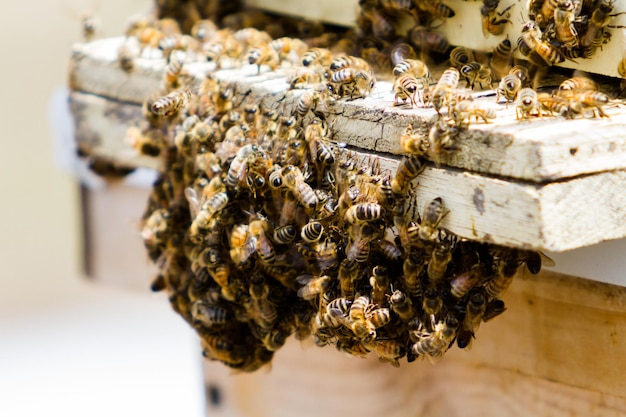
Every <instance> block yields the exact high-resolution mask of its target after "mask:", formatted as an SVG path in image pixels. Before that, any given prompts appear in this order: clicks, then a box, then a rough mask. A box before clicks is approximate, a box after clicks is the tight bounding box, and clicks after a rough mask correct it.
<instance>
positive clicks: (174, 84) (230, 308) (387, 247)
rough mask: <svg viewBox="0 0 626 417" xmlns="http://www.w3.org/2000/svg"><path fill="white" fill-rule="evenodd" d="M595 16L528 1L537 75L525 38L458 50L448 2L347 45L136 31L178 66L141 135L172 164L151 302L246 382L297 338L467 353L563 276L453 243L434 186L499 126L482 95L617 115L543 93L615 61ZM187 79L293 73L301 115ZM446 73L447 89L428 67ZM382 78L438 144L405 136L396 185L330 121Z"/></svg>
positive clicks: (383, 19) (504, 13)
mask: <svg viewBox="0 0 626 417" xmlns="http://www.w3.org/2000/svg"><path fill="white" fill-rule="evenodd" d="M188 3H189V4H192V3H193V4H195V3H194V2H188ZM196 3H197V2H196ZM217 3H220V2H217ZM591 3H593V4H588V3H587V2H579V3H576V2H574V3H569V2H568V1H564V0H558V1H554V0H545V2H543V3H541V4H540V5H538V4H537V2H536V1H535V2H531V16H530V19H531V20H529V21H528V22H526V23H525V24H524V26H523V28H522V35H521V37H520V38H519V40H518V42H517V49H518V50H520V52H522V53H524V54H525V55H526V56H527V58H528V60H529V61H530V63H531V66H530V67H528V66H526V65H523V64H521V63H515V62H514V61H513V57H512V51H513V45H512V44H511V42H510V41H509V40H508V39H505V40H504V41H503V42H502V43H501V44H500V45H499V46H498V47H497V48H496V49H495V50H494V51H493V52H492V53H490V54H487V55H485V54H484V53H478V52H477V51H472V50H470V49H467V48H464V47H456V48H454V47H452V46H450V45H449V44H448V43H447V41H446V40H445V38H443V37H442V36H441V35H440V34H438V33H437V32H435V31H433V30H432V27H433V26H434V25H436V22H438V21H442V20H445V19H446V18H449V17H451V16H453V15H454V10H452V9H451V8H450V7H448V6H446V5H445V4H444V3H441V2H438V1H435V0H427V1H415V2H414V1H402V0H397V1H393V0H389V1H383V0H381V1H361V2H360V6H361V9H360V13H359V15H358V19H357V29H356V30H354V31H344V32H341V33H339V34H338V33H337V32H332V33H331V32H328V28H326V27H324V25H321V24H316V23H311V22H301V21H293V20H292V21H290V23H289V24H288V25H285V26H284V27H280V26H279V27H277V26H276V25H277V24H276V21H275V20H271V19H267V18H265V17H263V16H265V15H263V14H256V12H250V11H248V12H241V11H237V12H232V13H226V14H224V13H222V14H220V13H218V11H217V10H213V12H214V13H215V15H216V16H218V15H219V16H220V17H221V19H222V22H223V23H224V25H225V26H223V27H221V28H220V27H218V26H217V25H216V24H215V23H214V22H213V21H211V20H208V19H199V18H195V19H194V16H195V15H194V14H193V13H191V17H190V15H189V14H187V15H185V16H183V17H180V16H178V17H177V19H178V20H179V21H178V22H177V21H176V20H174V19H171V18H169V17H168V16H167V15H163V13H162V14H161V15H159V17H161V19H153V20H150V19H146V20H145V21H144V20H142V21H135V22H134V23H133V24H132V25H131V26H130V27H129V29H128V32H127V35H128V39H131V38H132V39H135V40H136V41H137V42H138V44H139V45H140V47H141V48H148V47H152V48H155V49H159V50H161V51H162V54H163V56H164V57H165V58H166V59H167V62H168V65H167V67H166V69H165V73H164V76H163V82H162V90H161V91H160V92H159V93H157V94H155V96H154V97H152V98H150V99H149V100H147V101H146V103H145V104H144V116H145V121H144V122H143V125H142V126H141V127H137V128H131V129H130V130H129V132H128V138H129V141H130V142H131V144H132V146H133V147H134V148H135V149H136V150H137V151H138V152H140V153H141V154H144V155H150V156H160V157H161V158H162V160H163V163H164V171H163V173H162V174H161V176H160V177H159V179H158V180H157V181H156V183H155V184H154V187H153V191H152V194H151V196H150V198H149V201H148V204H147V207H146V210H145V213H144V215H143V222H142V232H141V233H142V237H143V239H144V242H145V246H146V248H147V250H148V253H149V256H150V258H151V259H152V260H153V261H154V262H155V263H156V264H157V265H158V266H159V268H160V273H159V275H158V277H157V279H156V280H155V281H154V283H153V285H152V288H153V290H155V291H161V290H163V291H166V292H167V293H168V294H169V299H170V302H171V304H172V306H173V308H174V310H175V311H176V312H178V313H179V314H180V315H181V316H182V317H183V318H184V319H185V320H186V321H187V322H188V323H189V324H190V325H191V326H192V327H193V328H194V329H195V330H196V331H197V333H198V335H199V336H200V339H201V341H202V346H203V352H204V355H205V356H206V357H207V358H209V359H213V360H218V361H221V362H223V363H224V364H226V365H227V366H229V367H231V368H234V369H238V370H242V371H246V372H251V371H255V370H257V369H259V368H260V367H262V366H263V365H265V364H267V363H269V362H270V361H271V360H272V357H273V355H274V353H275V352H276V351H277V350H279V349H280V347H281V346H283V345H284V343H285V341H286V339H287V338H288V337H290V336H292V335H293V336H294V337H295V338H296V339H298V340H305V339H308V338H311V339H312V340H313V342H314V343H315V344H316V345H318V346H326V345H334V346H335V347H336V348H337V349H339V350H341V351H344V352H347V353H349V354H351V355H354V356H358V357H365V356H368V355H376V356H378V357H379V358H380V359H381V360H382V361H385V362H389V363H390V364H392V365H394V366H399V363H400V360H402V359H403V358H406V359H407V361H408V362H411V361H414V360H415V359H417V358H419V357H425V358H428V359H429V360H437V359H439V358H441V357H442V356H443V355H444V354H445V352H446V351H447V350H448V349H450V348H451V347H452V346H454V345H455V344H456V345H457V346H458V347H459V348H462V349H466V348H469V347H470V345H471V344H472V340H473V339H474V338H475V336H476V332H477V330H478V328H479V327H480V325H481V323H482V322H487V321H489V320H491V319H493V318H494V317H496V316H498V315H499V314H501V313H502V312H504V310H505V305H504V302H503V301H502V300H501V298H500V297H501V295H502V294H503V293H504V291H506V289H507V288H508V286H509V284H510V283H511V281H512V279H513V278H514V276H515V275H516V274H518V273H520V272H521V271H524V270H527V271H530V272H531V273H533V274H536V273H538V272H539V271H540V269H541V266H542V262H546V261H547V262H550V260H549V259H547V258H545V256H544V255H543V254H541V253H539V252H533V251H529V250H521V249H513V248H508V247H503V246H498V245H494V244H488V243H481V242H477V241H473V240H471V239H467V238H464V237H460V236H457V235H455V234H454V233H452V232H451V231H449V230H447V229H446V228H444V227H442V222H443V221H444V219H445V218H446V216H447V215H448V212H449V210H448V209H447V208H446V204H445V199H444V198H443V197H437V198H434V199H432V200H429V201H417V199H416V198H415V188H416V187H417V186H418V185H417V182H418V180H419V176H420V173H421V172H422V171H423V170H424V168H425V166H426V165H427V164H428V163H429V162H432V163H435V164H437V165H439V164H443V163H445V162H446V158H447V157H448V156H449V155H450V154H452V153H454V152H455V151H456V150H457V149H458V141H459V140H461V139H460V138H461V137H462V135H461V133H463V132H464V131H467V129H468V128H469V123H470V120H471V119H472V118H474V119H475V120H476V123H478V122H479V121H482V122H483V123H490V122H491V121H492V120H493V119H494V118H495V117H496V114H495V111H494V110H493V107H490V106H485V105H484V104H483V102H479V101H475V100H474V96H473V94H472V93H473V89H475V88H484V89H488V88H491V87H492V84H493V83H498V84H497V87H496V102H500V101H502V100H503V99H504V101H505V105H508V104H509V103H514V104H515V107H516V115H517V118H518V119H519V120H525V119H532V118H536V117H544V116H548V115H554V116H560V117H565V118H576V117H608V116H607V114H606V113H605V112H604V110H603V107H604V106H606V105H608V104H609V103H610V101H611V100H610V98H609V96H608V95H607V94H605V93H602V92H600V91H598V88H597V86H596V84H595V83H594V82H593V81H592V80H590V79H589V78H584V77H573V78H570V79H568V80H566V81H564V82H563V83H561V84H560V85H559V86H558V88H557V89H556V90H555V91H553V92H539V93H538V92H537V91H536V90H535V89H533V88H531V77H530V75H529V73H533V72H534V68H533V67H534V66H545V65H551V64H554V63H557V62H558V61H559V60H560V59H561V58H563V59H569V58H574V57H582V58H588V57H590V56H591V55H593V53H594V51H595V49H597V48H600V47H601V46H602V44H603V42H604V41H605V40H606V39H607V38H608V37H609V35H607V34H608V33H609V32H608V28H610V27H611V25H610V24H609V23H610V21H611V18H612V17H613V16H614V15H615V14H612V6H613V4H612V3H611V2H606V0H598V1H596V2H591ZM510 8H511V6H505V7H502V8H500V7H499V2H498V1H491V0H485V1H484V4H483V7H482V9H481V19H482V20H481V22H482V27H483V30H484V33H485V35H486V36H487V35H490V34H493V35H498V34H500V33H502V30H501V29H502V26H503V25H506V24H510V23H511V22H510V20H509V17H510V14H509V9H510ZM500 9H501V10H500ZM159 10H160V11H161V12H163V10H165V9H164V8H161V9H159ZM398 14H406V15H408V16H410V17H411V18H412V19H414V22H415V26H413V27H412V29H410V30H409V31H408V34H407V36H406V37H403V36H398V35H397V33H398V32H397V30H396V26H395V19H394V16H397V15H398ZM562 14H565V16H563V15H562ZM181 19H182V21H181ZM189 19H191V23H190V22H189ZM183 22H184V23H183ZM181 25H182V26H183V27H187V26H188V27H189V33H190V34H188V35H184V34H182V31H181V29H180V26H181ZM265 25H266V26H265ZM252 26H259V27H266V28H268V29H269V30H268V31H263V30H259V29H256V28H254V27H252ZM285 27H290V28H291V29H290V30H291V31H292V32H291V33H298V34H299V36H300V37H301V38H303V39H299V38H294V37H286V36H281V37H275V36H272V34H271V33H274V34H275V33H280V34H281V35H286V34H288V33H286V32H288V31H286V30H285V29H284V28H285ZM563 27H566V28H569V32H568V31H566V30H564V29H563ZM572 33H574V34H576V36H574V39H572V37H571V35H572ZM546 48H550V52H544V49H546ZM485 57H486V58H487V60H486V61H484V62H481V61H480V59H483V58H485ZM555 57H558V58H555ZM132 60H133V57H132V56H129V53H128V50H127V49H126V46H125V45H123V46H122V48H121V49H120V53H119V65H120V67H121V68H123V69H124V70H125V71H133V64H132ZM188 60H195V61H198V60H200V61H211V62H214V63H215V67H216V68H217V69H219V68H220V67H223V66H232V65H241V66H254V68H256V70H255V73H259V74H260V73H264V72H267V71H268V70H269V71H273V70H276V69H281V70H284V69H285V68H292V70H290V75H289V76H288V80H287V82H288V84H289V86H290V91H291V92H293V90H296V91H297V92H298V93H297V94H295V95H294V97H296V98H297V99H296V100H292V101H289V100H283V101H281V100H278V101H277V103H278V104H276V105H273V106H266V105H264V103H263V102H262V101H261V102H259V101H258V100H256V99H253V98H251V96H250V93H249V91H247V90H246V91H242V89H241V88H240V87H238V84H237V83H235V82H228V81H222V80H220V78H219V77H218V76H217V75H216V74H215V73H213V72H209V73H208V74H206V78H205V79H204V80H203V81H202V83H201V84H200V85H199V86H197V87H194V86H193V85H192V77H189V76H188V75H187V74H186V71H185V64H186V62H187V61H188ZM442 62H445V63H444V70H443V71H442V72H441V73H440V76H439V77H438V78H435V77H434V76H433V74H432V73H431V71H430V70H429V65H432V64H435V65H437V64H441V63H442ZM514 64H517V65H514ZM446 68H447V69H446ZM377 78H378V79H380V78H391V79H393V80H394V83H393V91H394V102H393V103H392V105H394V106H408V107H432V108H434V110H435V112H433V114H435V113H436V116H435V117H434V118H433V120H432V121H431V122H430V124H429V126H428V128H427V130H426V132H422V131H421V130H420V129H419V128H416V127H415V126H411V125H409V126H408V127H407V129H406V131H405V132H404V134H403V135H401V136H400V137H398V139H397V140H398V141H399V142H400V144H401V146H402V148H403V149H404V151H405V155H404V157H403V158H402V160H401V161H400V162H399V165H398V167H397V170H396V171H395V172H390V171H388V170H383V169H381V168H380V166H379V164H378V160H377V159H376V158H375V157H372V156H368V157H363V156H360V155H359V154H358V153H356V152H354V151H350V150H349V149H347V148H346V146H345V145H342V144H341V143H337V142H336V141H334V140H333V137H334V131H333V127H332V125H331V124H330V123H328V121H327V113H326V109H328V108H332V106H333V105H334V104H335V103H337V102H338V101H344V100H356V99H361V98H364V97H367V96H369V95H370V94H371V93H372V91H373V89H374V87H375V84H376V80H377ZM461 80H465V82H466V88H460V87H459V82H460V81H461Z"/></svg>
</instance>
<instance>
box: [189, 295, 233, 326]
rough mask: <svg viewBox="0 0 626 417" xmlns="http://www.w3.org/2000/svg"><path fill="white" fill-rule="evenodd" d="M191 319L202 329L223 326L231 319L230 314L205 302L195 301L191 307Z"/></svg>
mask: <svg viewBox="0 0 626 417" xmlns="http://www.w3.org/2000/svg"><path fill="white" fill-rule="evenodd" d="M191 317H192V318H193V320H194V321H196V322H198V323H201V324H202V325H203V326H204V327H213V326H216V325H217V326H219V325H224V324H226V323H228V321H229V320H230V319H231V314H230V312H229V311H228V310H227V309H225V308H224V307H219V306H217V305H214V304H212V303H207V302H206V301H205V300H202V299H200V300H197V301H195V302H194V303H193V304H192V305H191Z"/></svg>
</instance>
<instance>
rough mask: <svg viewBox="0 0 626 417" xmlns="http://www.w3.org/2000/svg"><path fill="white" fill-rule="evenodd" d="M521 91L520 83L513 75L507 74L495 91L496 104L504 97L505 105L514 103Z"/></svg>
mask: <svg viewBox="0 0 626 417" xmlns="http://www.w3.org/2000/svg"><path fill="white" fill-rule="evenodd" d="M521 89H522V81H521V80H520V79H519V77H517V76H516V75H514V74H508V75H506V76H505V77H503V78H502V79H501V80H500V83H499V84H498V88H497V89H496V102H499V101H500V98H502V97H504V99H505V100H506V104H507V106H508V104H509V103H512V102H514V101H515V98H516V97H517V94H518V93H519V91H520V90H521Z"/></svg>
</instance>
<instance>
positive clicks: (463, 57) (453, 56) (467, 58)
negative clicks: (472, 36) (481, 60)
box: [450, 46, 475, 70]
mask: <svg viewBox="0 0 626 417" xmlns="http://www.w3.org/2000/svg"><path fill="white" fill-rule="evenodd" d="M474 61H475V59H474V52H472V50H471V49H469V48H466V47H464V46H457V47H456V48H454V49H453V50H451V51H450V65H452V66H453V67H454V68H456V69H458V70H460V69H461V68H463V66H464V65H467V64H469V63H470V62H474Z"/></svg>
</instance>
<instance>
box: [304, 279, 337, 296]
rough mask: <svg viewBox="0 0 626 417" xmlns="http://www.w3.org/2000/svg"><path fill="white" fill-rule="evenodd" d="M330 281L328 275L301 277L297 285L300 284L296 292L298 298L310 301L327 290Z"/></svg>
mask: <svg viewBox="0 0 626 417" xmlns="http://www.w3.org/2000/svg"><path fill="white" fill-rule="evenodd" d="M332 280H333V279H332V277H330V276H329V275H323V276H320V277H315V276H312V275H302V276H300V277H298V283H300V284H302V287H300V289H299V290H298V297H301V298H303V299H305V300H311V299H313V298H315V297H317V296H318V295H320V294H322V293H324V292H325V291H326V290H328V288H329V287H330V285H331V284H332Z"/></svg>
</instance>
